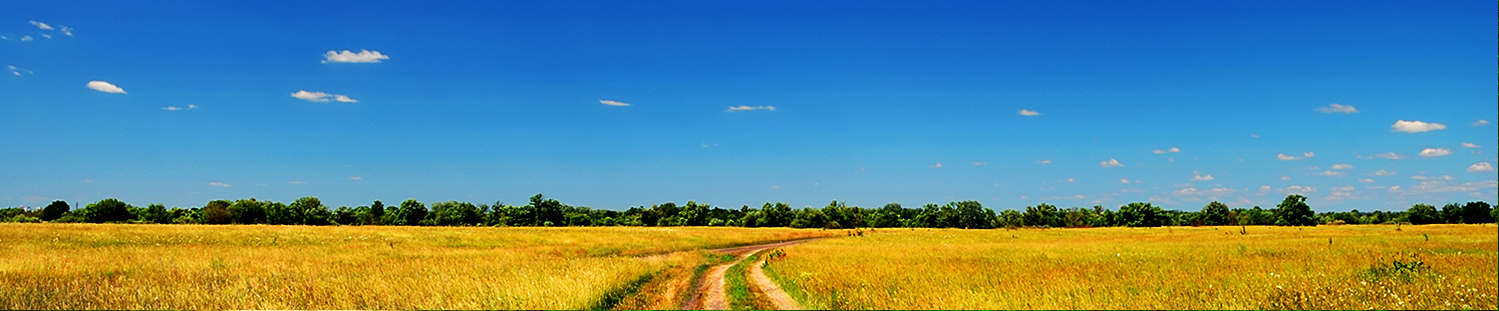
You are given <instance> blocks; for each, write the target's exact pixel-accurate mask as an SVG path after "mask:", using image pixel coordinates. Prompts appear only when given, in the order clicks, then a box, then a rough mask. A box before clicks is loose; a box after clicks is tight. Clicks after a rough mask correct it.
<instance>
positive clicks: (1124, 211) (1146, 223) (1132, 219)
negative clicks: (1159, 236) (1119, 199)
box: [1114, 202, 1171, 227]
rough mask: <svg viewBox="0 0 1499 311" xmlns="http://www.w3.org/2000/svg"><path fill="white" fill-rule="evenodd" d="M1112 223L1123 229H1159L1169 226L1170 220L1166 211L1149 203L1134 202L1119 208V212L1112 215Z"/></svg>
mask: <svg viewBox="0 0 1499 311" xmlns="http://www.w3.org/2000/svg"><path fill="white" fill-rule="evenodd" d="M1114 217H1115V221H1114V223H1115V224H1117V225H1119V226H1125V227H1160V226H1163V225H1170V223H1169V222H1170V221H1171V218H1170V216H1168V215H1166V211H1164V210H1162V209H1161V208H1160V207H1156V206H1153V205H1150V203H1144V202H1134V203H1130V204H1125V205H1124V206H1120V207H1119V212H1116V213H1114Z"/></svg>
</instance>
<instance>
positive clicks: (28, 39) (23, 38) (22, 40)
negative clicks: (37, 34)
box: [21, 36, 31, 42]
mask: <svg viewBox="0 0 1499 311" xmlns="http://www.w3.org/2000/svg"><path fill="white" fill-rule="evenodd" d="M26 41H31V36H21V42H26Z"/></svg>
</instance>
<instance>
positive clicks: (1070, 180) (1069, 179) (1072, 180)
mask: <svg viewBox="0 0 1499 311" xmlns="http://www.w3.org/2000/svg"><path fill="white" fill-rule="evenodd" d="M1075 181H1077V180H1076V179H1072V178H1068V179H1067V182H1075Z"/></svg>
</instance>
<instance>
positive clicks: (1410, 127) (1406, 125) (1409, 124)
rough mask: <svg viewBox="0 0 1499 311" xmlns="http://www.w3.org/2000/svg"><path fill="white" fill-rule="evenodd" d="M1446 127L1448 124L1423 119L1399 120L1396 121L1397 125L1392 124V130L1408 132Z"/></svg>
mask: <svg viewBox="0 0 1499 311" xmlns="http://www.w3.org/2000/svg"><path fill="white" fill-rule="evenodd" d="M1445 128H1447V126H1446V125H1442V124H1441V123H1426V122H1421V121H1406V120H1397V121H1395V125H1391V126H1390V130H1392V131H1396V132H1406V133H1420V132H1428V131H1435V130H1440V129H1445Z"/></svg>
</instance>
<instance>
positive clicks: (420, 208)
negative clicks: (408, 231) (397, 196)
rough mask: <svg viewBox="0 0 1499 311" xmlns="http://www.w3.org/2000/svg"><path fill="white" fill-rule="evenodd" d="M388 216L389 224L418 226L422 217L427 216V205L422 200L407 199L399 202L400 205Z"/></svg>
mask: <svg viewBox="0 0 1499 311" xmlns="http://www.w3.org/2000/svg"><path fill="white" fill-rule="evenodd" d="M389 216H390V217H389V218H390V219H391V221H390V222H389V223H390V224H391V225H396V226H418V225H421V223H422V219H424V218H427V206H426V205H423V204H422V202H417V201H416V199H408V200H406V201H404V202H401V207H400V208H397V209H396V212H395V213H390V214H389Z"/></svg>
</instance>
